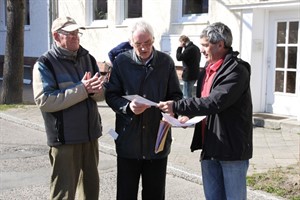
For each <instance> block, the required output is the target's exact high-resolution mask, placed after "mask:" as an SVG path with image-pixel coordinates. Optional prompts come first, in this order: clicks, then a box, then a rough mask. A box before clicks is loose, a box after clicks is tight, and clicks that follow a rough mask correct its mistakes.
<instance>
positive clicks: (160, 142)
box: [155, 120, 171, 153]
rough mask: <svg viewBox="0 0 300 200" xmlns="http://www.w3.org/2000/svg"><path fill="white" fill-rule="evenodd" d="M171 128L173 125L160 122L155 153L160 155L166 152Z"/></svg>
mask: <svg viewBox="0 0 300 200" xmlns="http://www.w3.org/2000/svg"><path fill="white" fill-rule="evenodd" d="M170 127H171V125H170V124H169V123H168V122H165V121H162V120H161V121H160V124H159V128H158V132H157V137H156V143H155V153H159V152H161V151H163V150H164V147H165V143H166V138H167V135H168V131H169V129H170Z"/></svg>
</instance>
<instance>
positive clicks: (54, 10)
mask: <svg viewBox="0 0 300 200" xmlns="http://www.w3.org/2000/svg"><path fill="white" fill-rule="evenodd" d="M48 5H49V11H48V12H49V17H48V18H49V21H48V28H49V33H48V35H49V40H48V41H49V46H48V49H50V48H51V46H52V44H53V38H52V32H51V25H52V22H53V20H54V19H56V18H57V17H58V0H48Z"/></svg>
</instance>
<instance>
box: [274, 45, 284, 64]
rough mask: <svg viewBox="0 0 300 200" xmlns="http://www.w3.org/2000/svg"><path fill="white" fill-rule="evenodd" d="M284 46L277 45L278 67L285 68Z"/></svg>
mask: <svg viewBox="0 0 300 200" xmlns="http://www.w3.org/2000/svg"><path fill="white" fill-rule="evenodd" d="M284 49H285V48H284V47H277V51H276V68H284Z"/></svg>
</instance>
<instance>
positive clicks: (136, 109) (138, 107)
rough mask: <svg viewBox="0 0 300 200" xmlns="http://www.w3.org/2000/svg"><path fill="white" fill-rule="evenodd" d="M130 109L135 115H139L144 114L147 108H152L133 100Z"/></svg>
mask: <svg viewBox="0 0 300 200" xmlns="http://www.w3.org/2000/svg"><path fill="white" fill-rule="evenodd" d="M129 107H130V109H131V111H132V112H133V113H134V114H136V115H139V114H141V113H143V112H144V111H145V110H146V109H147V108H150V107H151V106H149V105H145V104H141V103H138V102H136V101H135V100H133V101H131V102H130V104H129Z"/></svg>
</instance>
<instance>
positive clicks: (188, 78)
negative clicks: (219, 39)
mask: <svg viewBox="0 0 300 200" xmlns="http://www.w3.org/2000/svg"><path fill="white" fill-rule="evenodd" d="M179 42H180V44H179V47H178V48H177V51H176V58H177V60H178V61H182V65H183V66H182V67H183V69H182V70H183V71H182V81H183V97H184V98H190V97H192V93H193V88H194V84H195V82H196V80H197V79H198V75H199V70H200V68H199V67H200V66H199V65H200V59H201V53H200V49H199V48H198V47H197V46H196V45H195V44H194V43H193V42H192V41H190V38H189V37H187V36H186V35H182V36H180V37H179Z"/></svg>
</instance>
